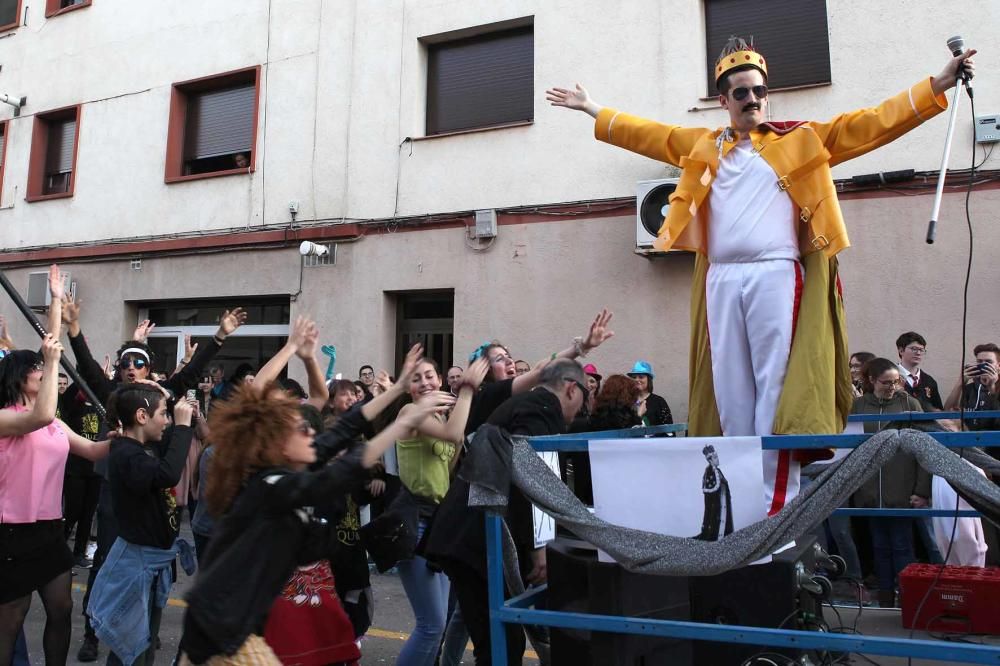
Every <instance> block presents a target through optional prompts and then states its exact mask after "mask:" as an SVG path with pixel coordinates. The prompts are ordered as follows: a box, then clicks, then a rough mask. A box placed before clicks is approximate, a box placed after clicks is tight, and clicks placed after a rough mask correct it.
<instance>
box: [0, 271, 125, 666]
mask: <svg viewBox="0 0 1000 666" xmlns="http://www.w3.org/2000/svg"><path fill="white" fill-rule="evenodd" d="M53 271H54V275H55V276H56V277H57V278H58V277H59V272H58V269H57V268H55V267H53ZM58 282H59V286H60V289H54V290H53V292H54V293H53V299H52V302H53V306H52V307H53V309H56V310H57V311H58V310H59V309H60V306H59V305H58V304H59V303H60V300H59V299H60V298H61V296H62V293H61V279H59V280H58ZM53 333H54V334H55V335H58V333H59V332H58V331H54V332H53ZM61 354H62V345H61V344H60V343H59V341H58V339H57V338H56V337H54V336H53V335H52V334H50V335H47V336H46V337H45V340H44V341H43V342H42V353H41V354H40V355H39V354H38V353H36V352H33V351H28V350H18V351H13V352H10V353H8V354H7V355H6V356H5V357H4V358H3V359H2V360H0V664H9V663H10V662H11V658H12V655H13V651H14V641H15V640H16V638H17V635H18V632H19V631H20V630H21V626H22V625H23V624H24V617H25V615H27V613H28V607H29V605H30V604H31V593H32V592H35V591H37V592H38V594H39V596H40V597H41V598H42V603H43V604H44V606H45V614H46V622H45V634H44V637H43V639H42V647H43V649H44V651H45V663H47V664H65V663H66V654H67V652H68V651H69V636H70V627H71V621H70V614H71V612H72V610H73V598H72V596H71V595H70V568H71V567H72V565H73V556H72V553H71V552H70V550H69V547H68V546H67V545H66V540H65V538H64V535H63V521H62V485H63V470H64V469H65V467H66V458H67V455H68V454H69V452H70V451H72V452H73V453H74V454H75V455H78V456H82V457H85V458H89V459H91V460H97V459H99V458H103V457H104V456H106V455H107V453H108V443H107V442H106V441H105V442H91V441H90V440H88V439H85V438H83V437H81V436H80V435H77V434H76V433H74V432H73V431H72V430H70V429H69V428H68V427H67V426H66V425H65V424H64V423H62V422H61V421H59V420H58V419H56V418H55V414H56V400H57V397H58V384H59V357H60V355H61Z"/></svg>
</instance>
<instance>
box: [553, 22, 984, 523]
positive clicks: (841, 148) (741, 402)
mask: <svg viewBox="0 0 1000 666" xmlns="http://www.w3.org/2000/svg"><path fill="white" fill-rule="evenodd" d="M975 53H976V52H975V50H972V49H970V50H968V51H966V52H964V53H962V54H961V55H959V56H956V57H954V58H951V59H950V60H949V61H948V62H947V64H946V65H945V66H944V69H942V71H941V73H940V74H938V75H937V76H934V77H927V78H925V79H923V80H921V81H919V82H918V83H916V84H915V85H913V86H911V87H910V88H909V89H907V90H904V91H903V92H901V93H899V94H897V95H895V96H894V97H891V98H889V99H888V100H886V101H884V102H882V103H881V104H879V105H878V106H876V107H873V108H867V109H860V110H857V111H852V112H849V113H844V114H841V115H838V116H836V117H834V118H833V119H831V120H830V121H827V122H814V121H788V122H772V121H770V120H767V118H768V113H767V108H768V87H767V76H768V64H767V61H766V60H765V58H764V55H763V54H761V53H759V52H758V51H756V50H755V49H754V48H753V45H752V40H751V43H747V42H746V41H745V40H743V39H740V38H737V37H731V38H730V39H729V41H728V43H727V44H726V45H725V48H724V49H723V51H722V53H721V54H720V55H719V58H718V60H717V61H716V64H715V82H716V86H717V88H718V91H719V97H718V100H719V104H720V106H721V107H722V108H723V109H725V110H726V111H727V112H728V115H729V124H728V126H727V127H720V128H718V129H714V130H713V129H709V128H703V127H680V126H677V125H670V124H663V123H659V122H656V121H652V120H646V119H643V118H639V117H637V116H633V115H630V114H627V113H623V112H621V111H618V110H617V109H613V108H610V107H605V106H602V105H600V104H598V103H596V102H595V101H594V100H593V99H591V97H590V94H589V93H588V92H587V89H586V88H584V87H583V86H581V85H579V84H577V85H576V88H575V89H569V88H551V89H549V90H548V91H547V92H546V97H547V99H548V100H549V101H550V102H551V103H552V105H553V106H558V107H563V108H567V109H573V110H578V111H583V112H584V113H587V114H589V115H591V116H593V117H594V119H595V123H594V136H595V137H596V138H597V139H598V140H600V141H604V142H606V143H610V144H612V145H615V146H619V147H622V148H625V149H626V150H630V151H632V152H636V153H639V154H640V155H645V156H646V157H649V158H652V159H654V160H658V161H662V162H667V163H669V164H673V165H675V166H679V167H681V175H680V179H679V181H678V183H677V187H676V190H675V191H674V192H673V193H672V194H671V195H670V205H669V208H668V211H667V213H666V216H665V218H664V220H663V225H662V226H661V227H660V230H659V233H658V235H657V239H656V241H655V243H654V248H655V249H657V250H660V251H667V250H671V249H681V250H689V251H692V252H694V253H695V255H696V256H695V274H694V277H693V279H692V281H691V284H692V291H691V327H692V330H691V336H690V340H691V343H690V345H691V347H690V360H689V362H690V364H691V367H690V372H689V375H690V377H691V383H690V386H689V389H688V390H689V394H690V397H689V408H688V431H689V432H690V433H691V434H692V435H696V436H710V435H726V436H764V435H771V434H792V433H796V434H808V433H839V432H842V431H843V429H844V426H845V424H846V421H847V414H848V413H849V412H850V409H851V405H852V400H853V390H852V387H851V375H850V372H849V370H848V356H849V352H848V348H847V327H846V322H845V319H844V305H843V300H842V295H841V287H840V278H839V276H838V263H837V255H838V253H839V252H840V251H841V250H843V249H845V248H847V247H848V246H849V245H850V242H849V241H848V238H847V229H846V227H845V224H844V219H843V215H842V213H841V211H840V206H839V204H838V202H837V191H836V187H835V186H834V182H833V177H832V175H831V167H833V166H834V165H836V164H839V163H840V162H844V161H846V160H849V159H851V158H854V157H857V156H859V155H862V154H864V153H866V152H868V151H871V150H874V149H875V148H878V147H879V146H883V145H885V144H887V143H889V142H890V141H893V140H895V139H897V138H898V137H900V136H902V135H903V134H905V133H906V132H909V131H910V130H912V129H914V128H916V127H918V126H919V125H921V124H922V123H923V122H925V121H926V120H928V119H930V118H932V117H933V116H935V115H937V114H938V113H941V111H943V110H944V109H945V108H946V107H947V103H948V102H947V99H946V98H945V95H944V93H945V92H946V91H947V90H948V89H949V88H952V87H954V85H955V81H956V78H957V77H958V76H959V75H960V74H963V73H965V74H968V75H969V76H971V75H972V73H973V71H974V66H973V62H972V56H973V55H975ZM709 331H711V345H709ZM796 331H799V332H805V334H799V335H796V334H795V333H796ZM823 455H825V456H829V455H831V454H830V453H829V452H828V451H827V452H823ZM814 456H815V454H813V455H809V454H807V452H805V451H797V452H792V451H790V450H782V451H780V452H779V451H764V452H763V468H764V480H765V486H766V488H765V506H766V508H767V510H768V512H769V513H775V512H777V511H779V510H780V509H781V508H782V507H783V506H784V505H785V502H786V501H787V500H789V499H791V498H792V497H794V496H795V495H796V494H798V488H799V465H800V462H801V461H806V460H810V459H812V458H813V457H814Z"/></svg>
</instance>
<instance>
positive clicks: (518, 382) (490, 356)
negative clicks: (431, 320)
mask: <svg viewBox="0 0 1000 666" xmlns="http://www.w3.org/2000/svg"><path fill="white" fill-rule="evenodd" d="M612 316H613V315H612V313H611V312H610V311H609V310H608V309H607V308H605V309H603V310H601V311H600V312H599V313H598V314H597V316H596V317H594V321H592V322H591V323H590V329H589V330H588V331H587V335H586V337H578V338H574V339H573V345H572V346H571V347H567V348H566V349H563V350H562V351H560V352H556V353H555V354H552V356H551V357H550V358H547V359H545V360H544V361H539V362H538V363H535V365H534V366H533V368H532V369H531V370H529V371H528V372H526V373H524V374H522V375H518V374H517V368H516V366H515V362H514V357H513V356H511V355H510V352H509V351H508V350H507V347H505V346H504V345H503V344H501V343H500V342H497V341H496V340H493V341H492V342H484V343H483V344H481V345H480V346H479V347H478V348H477V349H476V350H475V351H474V352H472V355H470V356H469V364H470V365H471V364H472V363H473V362H475V361H476V360H477V359H480V358H485V359H486V360H487V361H488V363H489V368H488V369H487V371H486V377H485V379H484V380H483V384H482V386H481V387H480V388H479V390H478V392H477V393H476V396H475V398H473V402H472V409H471V411H470V412H469V420H468V422H467V423H466V425H465V432H466V433H470V432H474V431H475V430H476V428H478V427H479V426H481V425H482V424H484V423H486V421H487V420H489V418H490V415H491V414H492V413H493V412H494V411H495V410H496V408H497V407H499V406H500V405H502V404H503V403H504V402H506V401H507V400H508V399H509V398H510V397H511V396H514V395H518V394H520V393H524V392H525V391H530V390H531V389H533V388H535V387H536V386H538V383H539V381H541V377H542V370H544V369H545V365H546V363H548V362H549V361H550V360H555V359H557V358H568V359H575V358H577V357H579V356H586V355H587V354H588V353H589V352H591V351H592V350H594V349H597V348H598V347H599V346H601V344H603V343H604V342H605V341H606V340H609V339H610V338H611V337H612V336H614V334H615V333H614V331H612V330H611V329H609V328H608V326H609V325H610V324H611V317H612Z"/></svg>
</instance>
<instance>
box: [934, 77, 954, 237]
mask: <svg viewBox="0 0 1000 666" xmlns="http://www.w3.org/2000/svg"><path fill="white" fill-rule="evenodd" d="M961 91H962V77H961V76H960V77H958V78H957V79H956V80H955V92H954V94H952V96H951V112H950V113H949V114H948V135H947V136H946V137H945V140H944V155H942V156H941V170H940V171H939V172H938V181H937V191H936V192H935V193H934V208H933V209H932V210H931V221H930V222H929V223H928V224H927V244H928V245H931V244H933V243H934V236H935V232H936V230H935V226H937V220H938V214H939V213H940V212H941V197H942V196H943V195H944V179H945V176H947V175H948V158H949V157H951V139H952V137H953V136H955V116H956V115H958V94H959V93H960V92H961Z"/></svg>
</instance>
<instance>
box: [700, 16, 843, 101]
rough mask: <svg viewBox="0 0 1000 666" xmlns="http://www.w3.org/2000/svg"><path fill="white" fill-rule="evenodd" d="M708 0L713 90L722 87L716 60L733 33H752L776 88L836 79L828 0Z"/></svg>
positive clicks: (746, 36)
mask: <svg viewBox="0 0 1000 666" xmlns="http://www.w3.org/2000/svg"><path fill="white" fill-rule="evenodd" d="M704 1H705V30H706V35H705V43H706V46H707V53H706V65H707V67H706V68H707V78H708V84H707V90H708V95H714V94H715V93H716V92H717V90H716V87H715V61H716V60H717V59H718V57H719V54H720V53H721V52H722V48H723V46H725V44H726V40H728V39H729V37H730V36H731V35H735V36H738V37H743V38H744V39H746V40H747V41H750V38H751V37H752V38H753V44H754V48H755V49H756V50H758V51H760V52H761V53H762V54H763V55H764V57H765V58H767V70H768V76H767V85H768V87H769V88H770V89H771V90H778V89H781V88H796V87H799V86H810V85H819V84H825V83H830V82H831V78H830V34H829V31H828V28H827V15H826V0H704Z"/></svg>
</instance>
